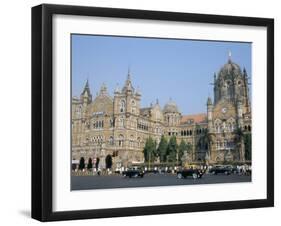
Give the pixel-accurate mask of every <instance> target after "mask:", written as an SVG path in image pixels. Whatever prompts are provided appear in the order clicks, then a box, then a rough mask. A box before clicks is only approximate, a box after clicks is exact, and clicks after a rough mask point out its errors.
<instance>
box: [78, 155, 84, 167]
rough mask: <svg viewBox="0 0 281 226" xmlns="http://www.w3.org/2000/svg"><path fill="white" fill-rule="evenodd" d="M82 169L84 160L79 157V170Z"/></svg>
mask: <svg viewBox="0 0 281 226" xmlns="http://www.w3.org/2000/svg"><path fill="white" fill-rule="evenodd" d="M84 168H85V159H84V158H83V157H81V158H80V161H79V169H80V170H82V169H84Z"/></svg>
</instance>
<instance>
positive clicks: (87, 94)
mask: <svg viewBox="0 0 281 226" xmlns="http://www.w3.org/2000/svg"><path fill="white" fill-rule="evenodd" d="M80 97H81V100H83V102H84V103H90V102H91V101H92V94H91V91H90V87H89V80H88V79H87V81H86V84H85V87H84V89H83V92H82V93H81V96H80Z"/></svg>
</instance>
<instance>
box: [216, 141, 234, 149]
mask: <svg viewBox="0 0 281 226" xmlns="http://www.w3.org/2000/svg"><path fill="white" fill-rule="evenodd" d="M216 147H217V149H232V148H234V142H233V141H227V140H224V141H217V142H216Z"/></svg>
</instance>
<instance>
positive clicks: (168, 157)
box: [143, 136, 192, 163]
mask: <svg viewBox="0 0 281 226" xmlns="http://www.w3.org/2000/svg"><path fill="white" fill-rule="evenodd" d="M191 150H192V145H191V144H189V143H186V142H185V141H184V140H181V142H180V144H179V145H178V144H177V140H176V137H175V136H172V137H171V138H170V139H169V141H168V140H167V139H166V138H165V137H164V136H162V137H161V140H160V142H159V145H158V146H157V142H156V140H153V139H152V138H151V137H149V138H148V139H147V140H146V142H145V146H144V149H143V153H144V158H145V161H146V162H155V161H156V160H157V159H159V160H160V162H161V163H162V162H178V163H181V159H182V156H183V155H184V152H185V151H186V152H187V153H190V152H191Z"/></svg>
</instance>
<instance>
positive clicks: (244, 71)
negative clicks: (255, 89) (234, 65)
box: [243, 67, 248, 79]
mask: <svg viewBox="0 0 281 226" xmlns="http://www.w3.org/2000/svg"><path fill="white" fill-rule="evenodd" d="M243 75H244V77H245V79H247V78H248V74H247V71H246V68H245V67H244V68H243Z"/></svg>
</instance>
